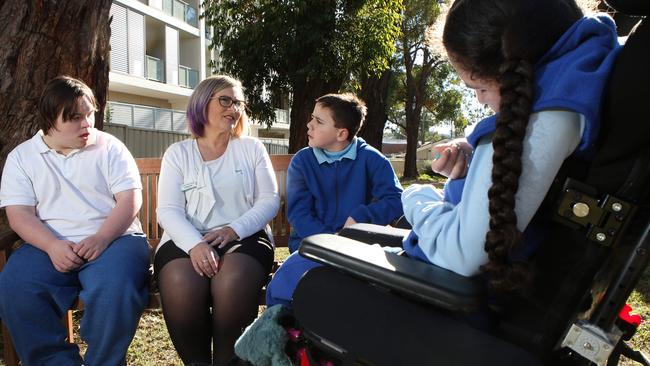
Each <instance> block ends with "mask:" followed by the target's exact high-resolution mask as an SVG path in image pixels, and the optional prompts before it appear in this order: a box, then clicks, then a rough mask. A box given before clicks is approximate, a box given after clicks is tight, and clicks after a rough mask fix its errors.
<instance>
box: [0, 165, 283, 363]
mask: <svg viewBox="0 0 650 366" xmlns="http://www.w3.org/2000/svg"><path fill="white" fill-rule="evenodd" d="M291 157H292V155H271V163H272V164H273V170H274V171H275V176H276V179H277V181H278V188H279V191H280V209H279V210H278V214H277V215H276V216H275V217H274V218H273V221H271V223H270V224H271V229H272V231H273V239H274V241H275V246H276V247H287V246H288V241H289V230H290V228H289V222H288V220H287V214H286V211H287V210H286V182H287V169H288V167H289V162H290V161H291ZM136 162H137V164H138V169H139V170H140V178H141V179H142V208H141V209H140V212H139V213H138V218H139V219H140V222H141V223H142V229H143V230H144V232H145V234H146V235H147V240H148V241H149V245H150V246H151V248H152V251H153V250H154V249H155V248H156V246H158V244H159V243H160V238H161V237H162V229H161V228H160V226H158V220H157V216H156V204H157V199H156V197H157V193H158V176H159V175H160V163H161V159H160V158H142V159H136ZM18 245H20V237H18V235H17V234H16V233H14V232H13V231H11V230H6V231H4V232H2V233H0V271H2V268H3V267H4V265H5V263H6V262H7V259H8V258H9V255H11V252H12V251H13V250H14V249H15V248H16V247H17V246H18ZM276 268H277V263H276V265H275V266H274V268H273V270H274V271H275V269H276ZM263 295H264V294H263V293H262V294H261V296H260V304H263V300H264V296H263ZM16 305H19V304H16ZM158 308H160V296H159V294H158V293H157V292H152V293H151V294H150V296H149V304H148V306H147V309H158ZM82 309H83V302H81V301H80V300H79V299H77V301H76V302H75V304H74V305H73V307H72V308H71V309H70V310H69V311H68V312H67V314H66V315H65V316H64V318H63V323H64V325H65V326H66V328H67V329H68V342H70V343H74V333H73V326H72V311H73V310H82ZM2 337H3V345H4V361H5V364H6V365H7V366H18V356H17V354H16V351H15V349H14V347H13V343H12V341H11V337H10V336H9V331H8V330H7V328H6V327H5V326H4V324H2Z"/></svg>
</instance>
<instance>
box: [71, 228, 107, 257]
mask: <svg viewBox="0 0 650 366" xmlns="http://www.w3.org/2000/svg"><path fill="white" fill-rule="evenodd" d="M110 243H111V242H110V241H108V240H106V239H104V238H102V237H100V236H98V235H97V234H95V235H91V236H89V237H87V238H86V239H84V240H82V241H80V242H79V243H78V244H77V245H75V247H74V252H75V253H77V255H78V256H80V257H81V258H83V259H85V260H87V261H92V260H94V259H96V258H97V257H99V255H100V254H102V253H103V252H104V250H106V248H107V247H108V245H109V244H110Z"/></svg>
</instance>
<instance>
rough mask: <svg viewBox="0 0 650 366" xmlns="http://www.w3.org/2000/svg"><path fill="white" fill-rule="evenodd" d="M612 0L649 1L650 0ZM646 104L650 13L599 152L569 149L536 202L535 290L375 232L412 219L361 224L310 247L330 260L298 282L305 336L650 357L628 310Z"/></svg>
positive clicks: (640, 256)
mask: <svg viewBox="0 0 650 366" xmlns="http://www.w3.org/2000/svg"><path fill="white" fill-rule="evenodd" d="M608 2H609V3H610V5H612V6H614V7H615V8H617V9H618V10H620V11H622V12H624V13H627V14H633V15H637V16H645V15H647V14H649V13H650V1H647V0H633V1H623V0H617V1H614V0H608ZM648 105H650V24H648V20H647V19H646V20H642V21H641V22H640V24H639V25H638V26H637V28H636V30H635V31H634V32H633V34H632V35H630V37H629V38H628V40H627V42H626V44H625V46H624V47H623V49H622V51H621V54H620V56H619V57H618V59H617V62H616V65H615V67H614V70H613V73H612V76H611V78H610V81H609V85H608V88H607V94H606V96H605V102H604V110H603V114H604V122H603V123H604V126H603V128H604V130H603V133H602V136H603V137H602V138H601V139H600V141H599V146H598V153H597V156H596V159H595V160H593V161H592V162H591V163H590V164H589V165H581V166H570V165H571V164H570V163H569V162H567V164H566V169H563V170H564V171H566V172H568V174H560V175H558V177H557V178H556V187H555V188H553V189H551V191H550V192H549V194H548V196H547V198H546V200H545V203H544V204H543V207H542V208H540V210H539V212H538V215H548V217H552V218H553V224H552V229H551V230H550V236H549V238H548V239H547V240H546V241H545V242H544V244H543V245H541V246H540V247H539V249H538V251H537V253H536V254H535V256H534V257H533V258H532V259H531V266H533V267H534V268H535V269H536V273H537V276H536V278H537V280H536V282H535V284H534V286H532V289H531V291H529V292H527V293H522V294H517V295H514V296H512V298H511V299H509V300H508V301H507V302H505V303H498V304H496V305H495V304H493V303H492V299H491V295H490V293H489V292H488V291H487V290H486V286H485V280H484V279H483V278H481V277H475V278H466V277H462V276H459V275H457V274H455V273H452V272H450V271H447V270H445V269H442V268H438V267H435V266H432V265H428V264H424V263H422V262H418V261H415V260H411V259H409V258H407V257H403V256H399V255H397V254H393V253H387V252H385V251H383V250H382V249H381V248H379V246H371V245H367V244H365V243H378V244H380V245H385V244H386V243H391V242H392V243H395V242H397V243H399V242H400V241H401V239H402V238H403V236H404V235H405V233H406V232H405V231H402V230H390V229H386V228H383V227H382V228H378V227H373V226H369V225H358V226H354V227H352V228H351V229H346V230H344V231H342V232H341V233H340V234H339V235H327V234H322V235H315V236H312V237H309V238H307V239H306V240H305V241H303V243H302V245H301V247H300V253H301V254H302V255H303V256H305V257H307V258H310V259H313V260H315V261H318V262H321V263H324V264H326V266H323V267H319V268H316V269H313V270H311V271H309V272H308V273H307V274H305V276H304V277H303V278H302V279H301V281H300V283H299V284H298V287H297V288H296V291H295V293H294V298H293V306H294V316H295V318H296V320H297V321H298V323H299V324H300V325H301V327H302V328H303V335H304V337H305V339H306V342H307V343H308V344H309V345H310V347H312V348H313V349H317V352H319V353H321V354H323V355H326V357H325V358H327V359H331V360H335V361H334V364H340V365H588V364H591V363H594V364H597V365H616V364H618V362H619V359H620V357H621V355H624V356H626V357H628V358H631V359H633V360H636V361H637V362H640V363H642V364H644V365H650V361H648V359H646V358H645V357H644V356H643V355H642V354H641V353H639V352H637V351H634V350H632V349H631V348H630V347H629V346H628V344H627V343H626V341H628V340H629V339H630V338H631V337H632V336H633V335H634V331H635V329H636V327H635V324H634V321H632V322H630V321H629V319H628V320H627V321H626V319H625V318H626V317H625V316H622V315H621V310H622V309H623V308H624V306H625V303H626V300H627V298H628V297H629V295H630V293H631V292H632V290H633V289H634V287H635V285H636V284H637V282H638V281H639V279H640V278H641V276H642V274H643V273H644V270H645V269H646V267H647V265H648V261H649V260H650V205H649V203H650V143H648V142H649V141H650V108H649V107H648ZM486 312H489V313H490V314H496V317H489V316H485V313H486ZM623 315H624V314H623ZM490 319H494V320H490ZM486 321H487V322H489V324H485V323H486ZM486 329H490V331H489V332H488V331H486Z"/></svg>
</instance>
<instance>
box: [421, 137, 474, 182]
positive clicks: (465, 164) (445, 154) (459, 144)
mask: <svg viewBox="0 0 650 366" xmlns="http://www.w3.org/2000/svg"><path fill="white" fill-rule="evenodd" d="M472 152H473V149H472V146H471V145H470V144H469V143H468V142H467V140H465V139H464V138H463V139H456V140H452V141H450V142H447V143H444V144H439V145H436V146H435V147H434V156H433V163H431V169H432V170H433V171H434V172H436V173H438V174H442V175H444V176H446V177H448V178H450V179H457V178H464V177H465V176H466V175H467V170H468V168H469V161H470V157H471V156H472Z"/></svg>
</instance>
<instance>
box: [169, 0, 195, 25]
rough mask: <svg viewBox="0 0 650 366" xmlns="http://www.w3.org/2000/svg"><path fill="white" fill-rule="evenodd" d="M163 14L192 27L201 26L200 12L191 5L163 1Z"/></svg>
mask: <svg viewBox="0 0 650 366" xmlns="http://www.w3.org/2000/svg"><path fill="white" fill-rule="evenodd" d="M163 12H165V13H166V14H168V15H171V16H173V17H174V18H176V19H178V20H181V21H183V22H185V23H187V24H189V25H191V26H194V27H198V26H199V16H198V12H197V11H196V9H195V8H194V7H192V6H191V5H190V4H188V3H186V2H184V1H181V0H163Z"/></svg>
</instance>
